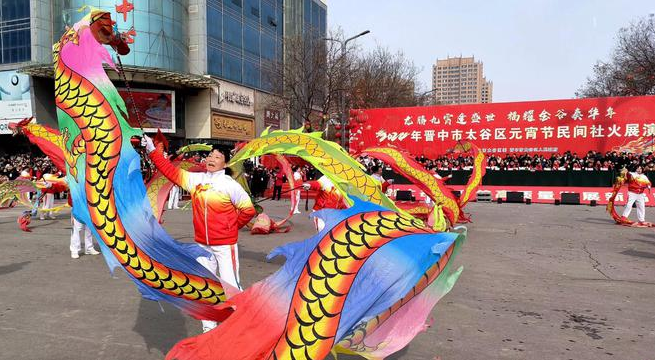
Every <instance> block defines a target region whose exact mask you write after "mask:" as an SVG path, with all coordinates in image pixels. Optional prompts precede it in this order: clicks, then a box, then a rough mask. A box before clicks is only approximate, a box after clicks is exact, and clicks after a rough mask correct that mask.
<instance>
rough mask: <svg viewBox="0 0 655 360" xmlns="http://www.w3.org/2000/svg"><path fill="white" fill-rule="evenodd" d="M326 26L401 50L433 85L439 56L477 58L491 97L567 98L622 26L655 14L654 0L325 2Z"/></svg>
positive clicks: (365, 43)
mask: <svg viewBox="0 0 655 360" xmlns="http://www.w3.org/2000/svg"><path fill="white" fill-rule="evenodd" d="M327 4H328V28H329V29H335V28H337V27H341V28H342V29H343V30H344V32H345V35H346V36H347V37H350V36H352V35H355V34H358V33H360V32H361V31H363V30H367V29H368V30H371V33H370V34H368V35H365V36H364V37H361V38H359V39H358V40H357V43H358V44H359V45H360V46H362V47H363V48H364V50H366V49H371V48H374V47H375V46H376V45H377V44H380V45H382V46H385V47H388V48H389V49H391V50H402V51H403V52H404V53H405V54H406V56H407V57H408V58H409V59H411V60H413V61H414V63H415V64H416V65H417V66H418V67H419V68H421V69H422V71H421V74H420V77H419V80H420V81H421V82H422V88H423V89H424V90H426V91H427V90H430V89H431V83H432V75H431V72H432V65H433V64H434V63H435V61H436V59H437V58H445V57H447V56H448V55H450V56H459V55H463V56H471V55H473V56H475V58H476V59H479V60H481V61H483V62H484V75H485V76H486V77H487V79H489V80H492V81H493V82H494V90H493V100H494V102H507V101H522V100H545V99H566V98H571V97H573V96H574V93H575V91H576V90H577V89H578V88H579V87H580V85H581V84H582V83H583V82H584V80H585V78H586V77H587V76H589V75H590V74H591V71H592V66H593V64H594V63H595V62H596V61H597V60H598V59H608V58H609V56H610V53H611V49H612V47H613V45H614V43H615V39H616V34H617V32H618V30H619V29H620V28H621V27H623V26H627V25H629V24H630V22H631V21H634V20H636V19H638V18H639V17H648V16H649V14H651V13H655V1H654V0H597V1H592V0H575V1H573V0H568V1H555V0H552V1H546V0H540V1H530V0H522V1H521V0H506V1H501V0H475V1H472V0H460V1H456V0H450V1H446V0H432V1H428V0H393V1H392V0H328V1H327Z"/></svg>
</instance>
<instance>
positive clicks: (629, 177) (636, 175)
mask: <svg viewBox="0 0 655 360" xmlns="http://www.w3.org/2000/svg"><path fill="white" fill-rule="evenodd" d="M630 170H633V171H634V172H627V171H625V170H624V171H623V172H624V173H626V181H627V183H628V202H627V203H626V204H625V208H624V209H623V218H624V219H625V220H627V219H628V216H630V212H631V211H632V204H634V203H635V202H636V203H637V219H638V220H639V225H644V223H645V221H646V204H645V198H646V194H644V191H645V190H646V189H650V180H648V177H646V175H644V174H643V168H642V167H641V166H636V168H635V167H634V165H633V167H632V169H630Z"/></svg>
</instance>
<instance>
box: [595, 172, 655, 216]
mask: <svg viewBox="0 0 655 360" xmlns="http://www.w3.org/2000/svg"><path fill="white" fill-rule="evenodd" d="M626 174H627V173H625V172H622V173H620V174H619V176H617V177H616V180H615V181H614V186H613V189H612V196H610V198H609V199H608V200H607V205H606V207H605V210H607V212H608V213H609V214H610V216H612V219H614V221H615V222H616V223H617V224H619V225H623V226H634V227H653V226H655V225H654V224H653V223H650V222H646V223H644V224H643V225H639V223H637V222H636V221H632V220H630V219H628V218H624V217H623V216H621V215H619V214H618V213H617V212H616V205H615V204H614V202H615V201H616V197H617V195H618V194H619V191H621V188H622V187H623V185H625V183H626V181H627V177H626Z"/></svg>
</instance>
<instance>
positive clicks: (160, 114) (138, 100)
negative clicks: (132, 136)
mask: <svg viewBox="0 0 655 360" xmlns="http://www.w3.org/2000/svg"><path fill="white" fill-rule="evenodd" d="M130 90H131V92H132V97H133V98H134V104H132V97H130V94H129V92H128V91H127V89H119V90H118V93H119V94H120V96H121V97H122V98H123V100H124V101H125V106H126V107H127V112H128V119H127V122H128V123H129V124H130V126H131V127H133V128H139V127H143V130H144V131H147V132H157V129H160V130H161V132H163V133H174V132H175V92H174V91H169V90H145V89H130ZM136 112H138V117H137V115H136Z"/></svg>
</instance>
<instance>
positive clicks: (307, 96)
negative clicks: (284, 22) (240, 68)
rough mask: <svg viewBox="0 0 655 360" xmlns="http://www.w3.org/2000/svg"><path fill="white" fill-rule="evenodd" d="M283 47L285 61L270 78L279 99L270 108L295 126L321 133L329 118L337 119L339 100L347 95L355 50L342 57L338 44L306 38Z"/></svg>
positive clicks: (291, 39)
mask: <svg viewBox="0 0 655 360" xmlns="http://www.w3.org/2000/svg"><path fill="white" fill-rule="evenodd" d="M330 37H331V38H334V39H340V38H341V37H342V36H341V34H340V33H333V34H331V36H330ZM284 46H285V61H284V63H283V64H282V65H279V66H277V68H276V70H275V73H274V78H273V82H274V84H275V87H276V90H277V91H276V92H277V93H278V94H280V95H281V96H279V97H278V99H277V100H276V101H275V103H274V104H271V106H272V107H277V108H279V109H281V110H285V111H287V112H288V113H289V114H290V115H291V117H292V124H295V126H298V125H299V124H302V123H303V122H306V121H310V122H312V124H314V126H315V127H318V128H321V129H322V128H324V126H325V123H326V121H328V120H329V118H330V117H331V116H332V117H336V116H337V115H338V113H339V108H340V106H339V105H340V104H339V100H340V98H339V96H340V95H341V94H343V93H344V92H348V91H349V85H348V83H349V75H348V74H349V73H350V72H351V71H352V66H353V64H354V62H353V60H352V58H353V56H352V54H353V53H354V51H355V48H354V47H351V48H350V49H349V51H347V52H346V53H345V54H342V53H341V47H340V45H339V42H338V41H326V39H320V38H311V37H309V36H297V37H287V38H285V44H284ZM324 114H325V115H326V116H323V115H324Z"/></svg>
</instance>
